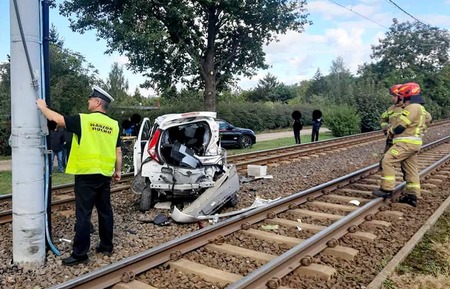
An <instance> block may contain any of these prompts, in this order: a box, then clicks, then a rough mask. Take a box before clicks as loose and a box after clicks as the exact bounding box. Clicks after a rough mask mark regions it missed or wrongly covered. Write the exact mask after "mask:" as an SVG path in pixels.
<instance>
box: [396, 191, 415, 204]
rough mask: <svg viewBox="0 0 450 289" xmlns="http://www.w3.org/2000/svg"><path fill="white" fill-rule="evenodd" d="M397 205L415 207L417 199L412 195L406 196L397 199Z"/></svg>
mask: <svg viewBox="0 0 450 289" xmlns="http://www.w3.org/2000/svg"><path fill="white" fill-rule="evenodd" d="M398 202H399V203H405V204H408V205H410V206H413V207H417V197H416V195H413V194H406V195H403V196H401V197H400V199H398Z"/></svg>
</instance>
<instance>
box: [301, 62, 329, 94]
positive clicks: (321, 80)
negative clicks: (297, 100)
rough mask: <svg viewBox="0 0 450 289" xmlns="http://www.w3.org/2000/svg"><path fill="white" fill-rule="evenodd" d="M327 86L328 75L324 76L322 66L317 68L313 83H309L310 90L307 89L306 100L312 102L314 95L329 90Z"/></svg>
mask: <svg viewBox="0 0 450 289" xmlns="http://www.w3.org/2000/svg"><path fill="white" fill-rule="evenodd" d="M327 87H328V84H327V81H326V77H325V76H323V74H322V72H321V71H320V68H317V71H316V73H315V74H314V76H313V79H312V81H311V84H310V85H309V87H308V90H307V91H306V100H307V101H308V102H311V101H312V99H313V96H315V95H316V96H317V95H323V94H325V93H326V92H327V90H328V88H327Z"/></svg>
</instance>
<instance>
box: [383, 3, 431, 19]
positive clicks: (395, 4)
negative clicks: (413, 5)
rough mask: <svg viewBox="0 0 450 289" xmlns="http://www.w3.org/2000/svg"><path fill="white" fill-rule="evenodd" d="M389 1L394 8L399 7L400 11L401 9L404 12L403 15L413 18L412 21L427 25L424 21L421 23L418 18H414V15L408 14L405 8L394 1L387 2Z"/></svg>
mask: <svg viewBox="0 0 450 289" xmlns="http://www.w3.org/2000/svg"><path fill="white" fill-rule="evenodd" d="M387 1H389V2H391V3H392V5H394V6H395V7H397V8H398V9H400V11H402V12H403V13H405V14H406V15H408V16H409V17H411V18H412V19H414V20H416V21H417V22H419V23H420V24H422V25H426V24H425V23H423V22H422V21H420V20H419V19H417V18H416V17H414V16H413V15H412V14H410V13H408V12H406V10H405V9H403V8H402V7H400V6H398V5H397V3H395V2H394V1H392V0H387Z"/></svg>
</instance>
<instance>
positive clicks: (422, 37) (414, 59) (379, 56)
mask: <svg viewBox="0 0 450 289" xmlns="http://www.w3.org/2000/svg"><path fill="white" fill-rule="evenodd" d="M379 42H380V44H379V45H375V46H373V47H372V52H373V53H372V56H371V57H372V58H373V59H374V60H375V61H377V62H376V64H375V65H373V66H370V67H368V68H370V69H372V70H375V74H378V75H379V76H380V80H386V81H388V83H389V85H391V84H392V83H396V82H402V81H403V82H406V81H410V80H413V79H415V80H417V79H421V78H422V76H423V75H426V74H429V73H434V72H436V71H439V70H440V69H442V68H443V66H444V65H446V64H448V62H449V60H450V56H449V53H448V51H449V49H450V33H449V32H448V31H447V30H443V29H439V28H437V27H432V26H430V25H426V24H423V23H420V22H414V23H410V22H403V23H399V22H398V21H397V20H396V19H394V20H393V24H392V26H391V27H390V28H389V31H388V32H387V33H386V36H385V37H384V38H382V39H380V40H379Z"/></svg>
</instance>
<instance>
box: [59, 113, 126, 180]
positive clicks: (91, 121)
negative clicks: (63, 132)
mask: <svg viewBox="0 0 450 289" xmlns="http://www.w3.org/2000/svg"><path fill="white" fill-rule="evenodd" d="M80 121H81V140H80V142H79V140H78V136H77V135H75V134H74V136H73V137H74V139H73V141H72V147H71V149H70V156H69V161H68V164H67V168H66V173H68V174H75V175H87V174H102V175H104V176H107V177H110V176H112V175H113V173H114V167H115V163H116V144H117V138H118V136H119V124H118V123H117V121H115V120H114V119H112V118H110V117H108V116H107V115H105V114H102V113H90V114H80Z"/></svg>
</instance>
